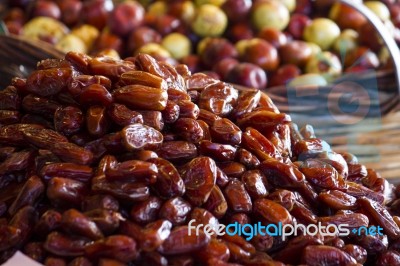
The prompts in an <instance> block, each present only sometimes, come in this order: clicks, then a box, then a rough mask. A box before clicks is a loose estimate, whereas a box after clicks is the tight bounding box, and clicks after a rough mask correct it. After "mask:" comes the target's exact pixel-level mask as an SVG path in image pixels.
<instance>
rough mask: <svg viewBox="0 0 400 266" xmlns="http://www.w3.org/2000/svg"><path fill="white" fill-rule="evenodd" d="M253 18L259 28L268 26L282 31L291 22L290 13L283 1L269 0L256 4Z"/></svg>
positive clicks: (252, 14)
mask: <svg viewBox="0 0 400 266" xmlns="http://www.w3.org/2000/svg"><path fill="white" fill-rule="evenodd" d="M251 19H252V22H253V25H254V26H255V27H256V28H257V29H258V30H261V29H263V28H267V27H268V28H274V29H277V30H280V31H282V30H283V29H285V28H286V27H287V25H288V24H289V21H290V13H289V10H288V9H287V8H286V6H285V5H284V4H283V3H281V2H279V1H276V0H267V1H262V2H259V3H257V4H255V5H254V7H253V11H252V13H251Z"/></svg>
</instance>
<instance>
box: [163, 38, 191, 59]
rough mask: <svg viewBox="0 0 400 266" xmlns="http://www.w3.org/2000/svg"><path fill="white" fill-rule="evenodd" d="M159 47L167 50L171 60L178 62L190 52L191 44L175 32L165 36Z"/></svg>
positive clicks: (187, 39)
mask: <svg viewBox="0 0 400 266" xmlns="http://www.w3.org/2000/svg"><path fill="white" fill-rule="evenodd" d="M161 45H162V46H163V47H164V48H165V49H167V50H168V52H169V53H170V54H171V55H172V57H173V58H175V59H178V60H179V59H181V58H183V57H185V56H187V55H189V54H190V52H191V50H192V43H191V42H190V40H189V38H188V37H186V36H185V35H183V34H180V33H177V32H174V33H170V34H168V35H167V36H165V37H164V38H163V39H162V41H161Z"/></svg>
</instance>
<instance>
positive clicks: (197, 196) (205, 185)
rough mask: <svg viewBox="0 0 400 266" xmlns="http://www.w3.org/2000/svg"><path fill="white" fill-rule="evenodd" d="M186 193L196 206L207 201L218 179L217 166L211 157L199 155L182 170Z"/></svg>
mask: <svg viewBox="0 0 400 266" xmlns="http://www.w3.org/2000/svg"><path fill="white" fill-rule="evenodd" d="M181 177H182V179H183V182H184V183H185V187H186V195H187V197H188V198H189V200H190V201H191V202H192V203H193V204H194V205H196V206H200V205H201V204H203V203H204V202H206V201H207V199H208V197H209V196H210V193H211V190H212V189H213V187H214V185H215V182H216V179H217V166H216V164H215V162H214V161H213V160H212V159H211V158H209V157H198V158H195V159H193V160H191V161H190V162H189V163H187V164H186V165H185V166H184V168H183V169H182V171H181Z"/></svg>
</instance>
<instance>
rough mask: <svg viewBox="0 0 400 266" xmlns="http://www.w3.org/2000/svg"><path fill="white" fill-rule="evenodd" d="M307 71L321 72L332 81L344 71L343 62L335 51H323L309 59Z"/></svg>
mask: <svg viewBox="0 0 400 266" xmlns="http://www.w3.org/2000/svg"><path fill="white" fill-rule="evenodd" d="M305 71H306V73H315V74H321V75H322V76H323V77H324V78H325V79H326V80H327V81H328V82H331V81H333V80H334V79H335V78H337V77H338V76H340V74H341V73H342V64H341V63H340V61H339V58H338V57H337V56H336V55H334V54H333V53H331V52H322V53H320V54H318V55H317V56H314V57H312V58H311V59H310V60H308V62H307V64H306V67H305Z"/></svg>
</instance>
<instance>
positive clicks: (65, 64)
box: [0, 52, 400, 266]
mask: <svg viewBox="0 0 400 266" xmlns="http://www.w3.org/2000/svg"><path fill="white" fill-rule="evenodd" d="M0 102H1V105H0V107H1V110H0V123H1V126H0V145H1V148H0V158H1V163H0V174H1V175H0V261H5V260H6V259H7V258H9V257H10V256H12V254H14V253H15V252H16V251H17V250H20V251H22V252H23V253H25V254H26V255H27V256H29V257H31V258H32V259H34V260H36V261H39V262H41V263H43V264H45V265H231V266H233V265H286V264H289V265H299V264H304V265H309V266H313V265H362V264H364V265H386V266H388V265H399V263H400V248H399V243H400V242H399V241H400V240H399V238H400V229H399V224H400V218H399V216H398V215H399V214H400V207H399V206H400V200H399V199H398V197H399V196H400V190H399V188H394V186H393V185H390V184H389V183H388V182H387V180H385V179H383V178H381V177H380V175H379V173H377V172H375V171H374V170H373V169H366V167H365V166H363V165H362V164H360V163H358V161H357V158H356V157H355V156H353V155H351V154H348V153H343V154H338V153H335V152H334V151H333V150H332V149H331V148H330V147H329V145H328V144H327V143H326V142H324V141H323V140H322V139H319V138H318V137H317V136H315V135H314V132H313V129H312V127H311V126H307V127H304V128H302V129H300V130H299V129H298V128H297V127H296V124H295V123H293V122H292V121H291V118H290V116H289V115H287V114H285V113H281V112H279V110H278V109H277V108H276V107H275V105H274V104H273V102H272V101H271V100H270V98H269V97H268V95H266V94H264V93H262V92H261V91H259V90H256V89H244V88H241V87H240V88H239V87H234V86H232V85H230V84H228V83H225V82H222V81H219V80H217V79H214V78H211V77H209V76H207V75H205V74H201V73H198V74H191V73H190V71H189V70H188V68H187V66H185V65H177V66H175V67H174V66H171V65H170V64H168V63H165V62H162V61H159V62H158V61H156V60H155V59H154V58H153V57H151V56H149V55H146V54H138V55H137V56H135V57H130V58H127V59H125V60H118V59H113V58H111V57H90V56H87V55H84V54H80V53H76V52H69V53H67V54H66V56H65V59H62V60H55V59H47V60H43V61H41V62H39V63H38V65H37V70H36V71H34V72H33V73H31V74H30V75H29V76H28V78H26V79H23V78H15V79H13V81H12V83H11V84H10V86H8V87H7V88H5V89H4V90H2V91H0ZM200 224H202V225H203V227H205V226H207V225H208V228H211V229H212V230H208V232H209V231H211V234H209V233H207V231H205V230H202V229H200V230H197V232H196V230H195V228H196V226H197V225H200ZM229 224H234V225H236V226H238V224H240V225H246V224H247V225H255V224H258V226H260V225H263V226H268V227H271V226H285V228H286V227H287V226H291V225H295V224H297V225H303V226H310V225H319V226H321V225H322V226H325V227H327V226H330V227H331V229H332V227H335V226H339V227H340V226H344V227H345V228H346V229H348V232H347V234H346V235H340V236H339V235H338V232H337V231H333V232H331V231H320V232H319V233H310V232H308V231H303V230H302V229H301V228H300V229H297V230H298V231H296V232H297V236H295V235H294V232H292V234H288V235H286V237H283V236H282V235H281V234H275V235H274V234H265V235H260V234H253V235H249V234H248V233H249V231H246V230H244V231H242V234H241V235H240V234H238V233H232V235H231V234H224V235H218V236H217V235H216V234H212V232H214V233H215V232H216V231H215V230H216V229H215V228H218V227H219V226H220V225H226V226H228V225H229ZM360 227H361V228H364V229H365V230H360ZM371 228H372V229H371ZM248 229H249V230H250V228H248ZM367 229H368V230H367ZM284 232H285V233H287V232H286V231H284ZM249 236H252V237H250V238H249Z"/></svg>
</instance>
